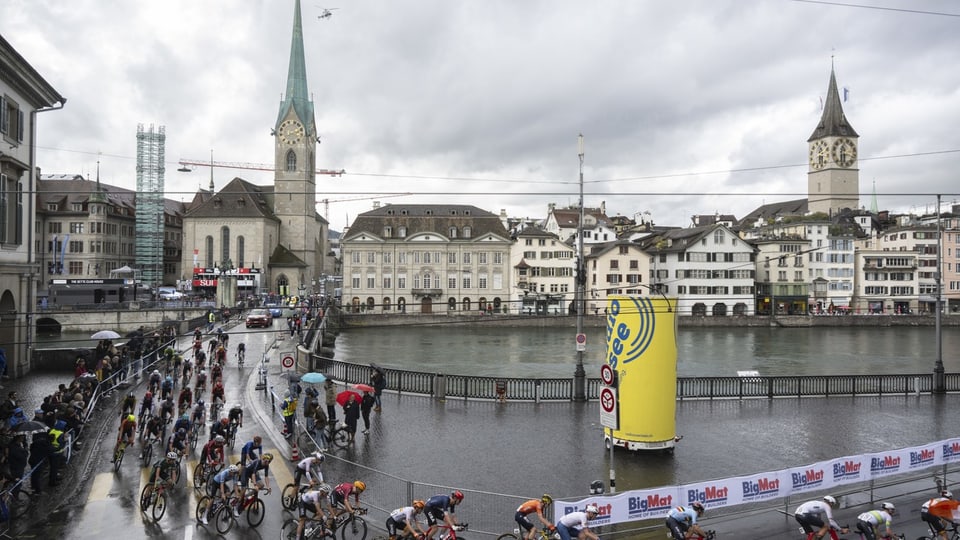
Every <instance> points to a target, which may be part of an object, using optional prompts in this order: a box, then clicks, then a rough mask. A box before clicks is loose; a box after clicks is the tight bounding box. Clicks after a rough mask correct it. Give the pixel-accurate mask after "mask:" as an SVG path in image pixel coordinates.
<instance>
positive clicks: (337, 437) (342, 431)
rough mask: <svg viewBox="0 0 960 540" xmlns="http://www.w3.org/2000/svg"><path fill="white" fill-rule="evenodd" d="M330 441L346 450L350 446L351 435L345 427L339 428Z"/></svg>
mask: <svg viewBox="0 0 960 540" xmlns="http://www.w3.org/2000/svg"><path fill="white" fill-rule="evenodd" d="M330 441H331V442H332V443H333V444H334V445H336V446H338V447H340V448H346V447H347V446H350V433H349V432H348V431H347V428H345V427H342V428H337V430H336V431H334V432H333V435H332V436H331V437H330Z"/></svg>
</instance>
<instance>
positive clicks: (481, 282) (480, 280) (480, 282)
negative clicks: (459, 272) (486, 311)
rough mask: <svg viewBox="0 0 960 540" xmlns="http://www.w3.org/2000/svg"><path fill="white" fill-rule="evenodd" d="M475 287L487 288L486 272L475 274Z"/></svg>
mask: <svg viewBox="0 0 960 540" xmlns="http://www.w3.org/2000/svg"><path fill="white" fill-rule="evenodd" d="M477 288H479V289H486V288H487V274H485V273H484V274H480V275H478V276H477Z"/></svg>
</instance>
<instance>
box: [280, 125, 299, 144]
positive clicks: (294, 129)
mask: <svg viewBox="0 0 960 540" xmlns="http://www.w3.org/2000/svg"><path fill="white" fill-rule="evenodd" d="M303 134H304V132H303V126H302V125H300V122H297V121H296V120H285V121H284V122H283V123H282V124H280V129H279V130H277V135H278V136H279V137H280V142H282V143H283V144H295V143H298V142H300V139H302V138H303Z"/></svg>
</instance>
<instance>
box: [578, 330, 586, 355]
mask: <svg viewBox="0 0 960 540" xmlns="http://www.w3.org/2000/svg"><path fill="white" fill-rule="evenodd" d="M585 350H587V335H586V334H577V352H583V351H585Z"/></svg>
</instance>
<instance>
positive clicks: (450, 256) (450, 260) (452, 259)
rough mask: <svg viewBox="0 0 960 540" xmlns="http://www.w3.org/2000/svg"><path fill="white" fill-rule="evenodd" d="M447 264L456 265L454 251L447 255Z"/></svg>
mask: <svg viewBox="0 0 960 540" xmlns="http://www.w3.org/2000/svg"><path fill="white" fill-rule="evenodd" d="M447 264H457V253H456V252H455V251H451V252H449V253H447Z"/></svg>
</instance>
